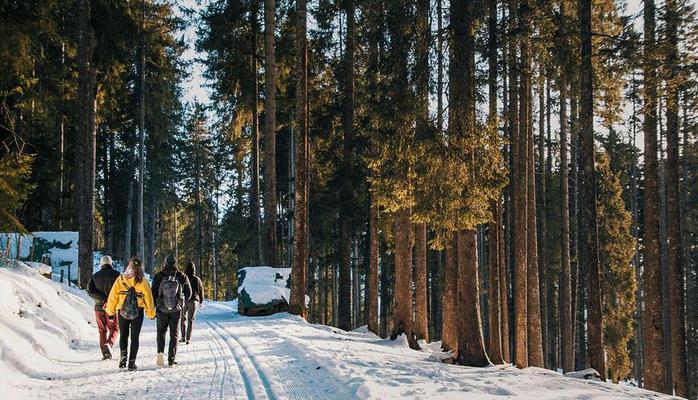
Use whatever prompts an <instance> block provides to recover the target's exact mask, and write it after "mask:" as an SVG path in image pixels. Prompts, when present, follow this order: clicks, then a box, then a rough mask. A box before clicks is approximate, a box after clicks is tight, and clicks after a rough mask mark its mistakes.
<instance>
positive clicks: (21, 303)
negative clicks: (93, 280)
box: [0, 260, 97, 398]
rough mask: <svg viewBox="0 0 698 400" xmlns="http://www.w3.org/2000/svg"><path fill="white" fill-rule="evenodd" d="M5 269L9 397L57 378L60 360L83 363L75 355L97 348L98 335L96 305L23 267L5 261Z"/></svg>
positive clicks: (4, 376) (0, 354) (0, 276)
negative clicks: (30, 382) (31, 382)
mask: <svg viewBox="0 0 698 400" xmlns="http://www.w3.org/2000/svg"><path fill="white" fill-rule="evenodd" d="M2 265H3V266H4V267H2V268H0V388H2V389H1V390H0V392H1V393H3V395H6V394H9V393H15V392H16V391H17V390H19V389H17V386H18V385H20V384H21V383H23V382H26V379H27V378H38V379H50V378H52V377H54V376H55V374H56V373H58V372H60V366H59V360H60V362H76V361H78V360H79V359H78V357H79V356H78V353H77V352H75V351H73V350H75V349H78V348H85V347H88V346H89V347H95V346H97V344H96V340H95V339H96V338H97V335H96V329H95V327H94V326H93V325H92V323H91V321H92V319H93V318H94V314H93V311H92V310H93V306H94V303H93V302H92V300H91V299H90V298H89V297H88V296H87V294H85V293H84V292H83V291H82V290H79V289H75V288H71V287H68V286H66V285H63V284H59V283H57V282H53V281H51V280H49V279H46V278H45V277H43V276H41V275H40V273H39V272H38V271H37V270H36V269H34V268H31V267H29V266H27V265H26V264H25V263H23V262H19V261H14V260H9V261H8V260H3V263H2ZM20 393H21V392H20ZM22 397H23V396H21V395H19V394H17V396H15V398H22ZM6 398H9V397H6Z"/></svg>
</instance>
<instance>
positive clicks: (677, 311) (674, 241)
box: [665, 0, 688, 397]
mask: <svg viewBox="0 0 698 400" xmlns="http://www.w3.org/2000/svg"><path fill="white" fill-rule="evenodd" d="M665 7H666V32H667V33H666V35H667V42H668V43H667V47H666V49H667V55H666V64H667V65H666V68H667V72H668V77H667V82H666V92H667V97H666V107H667V108H666V138H667V160H666V196H667V197H666V207H667V261H668V266H667V268H668V270H669V276H668V283H669V302H670V307H669V318H670V319H669V327H670V329H669V331H670V332H671V337H670V338H669V341H670V343H669V344H670V346H671V357H670V359H671V375H672V379H671V384H672V388H670V389H673V392H674V393H675V394H676V395H677V396H681V397H688V377H687V375H688V371H687V364H686V330H685V320H684V315H685V314H684V273H683V263H682V259H681V228H682V222H681V206H680V199H681V184H680V181H679V179H680V176H679V82H678V78H679V77H678V73H677V72H678V68H679V66H678V61H679V60H678V58H679V54H678V53H679V50H678V23H679V15H678V9H677V7H678V5H677V1H676V0H667V1H666V6H665ZM670 393H671V391H670Z"/></svg>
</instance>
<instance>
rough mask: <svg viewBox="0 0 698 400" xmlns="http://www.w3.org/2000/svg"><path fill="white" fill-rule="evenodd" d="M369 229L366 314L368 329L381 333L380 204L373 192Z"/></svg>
mask: <svg viewBox="0 0 698 400" xmlns="http://www.w3.org/2000/svg"><path fill="white" fill-rule="evenodd" d="M370 196H371V204H370V207H371V209H370V211H369V213H370V216H369V222H368V229H369V255H368V257H369V260H368V276H367V278H366V287H367V292H366V293H367V295H366V314H368V329H369V330H370V331H371V332H373V333H375V334H378V333H379V326H378V268H379V265H378V254H379V251H380V237H379V236H378V235H379V233H378V206H377V205H376V204H375V198H374V196H375V195H374V194H373V193H371V194H370Z"/></svg>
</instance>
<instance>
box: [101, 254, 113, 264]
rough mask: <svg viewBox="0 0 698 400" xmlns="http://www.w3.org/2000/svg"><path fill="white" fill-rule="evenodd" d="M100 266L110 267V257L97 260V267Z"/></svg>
mask: <svg viewBox="0 0 698 400" xmlns="http://www.w3.org/2000/svg"><path fill="white" fill-rule="evenodd" d="M102 265H112V261H111V257H109V256H102V258H101V259H100V260H99V266H100V267H101V266H102Z"/></svg>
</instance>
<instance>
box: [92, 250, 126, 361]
mask: <svg viewBox="0 0 698 400" xmlns="http://www.w3.org/2000/svg"><path fill="white" fill-rule="evenodd" d="M99 266H100V269H99V271H97V272H95V273H94V274H93V275H92V277H91V278H90V282H89V283H88V284H87V294H89V295H90V297H92V299H94V301H95V320H96V321H97V330H98V331H99V349H100V350H101V351H102V359H103V360H109V359H110V358H111V351H109V348H110V347H112V346H113V345H114V340H116V335H117V334H118V333H119V321H118V319H117V318H118V317H117V316H115V315H113V316H109V315H107V312H106V311H104V306H105V303H106V302H107V297H108V296H109V292H110V291H111V288H112V286H114V282H115V281H116V280H117V279H118V278H119V275H120V274H119V271H117V270H115V269H114V268H112V260H111V257H109V256H104V257H102V259H101V260H99Z"/></svg>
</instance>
